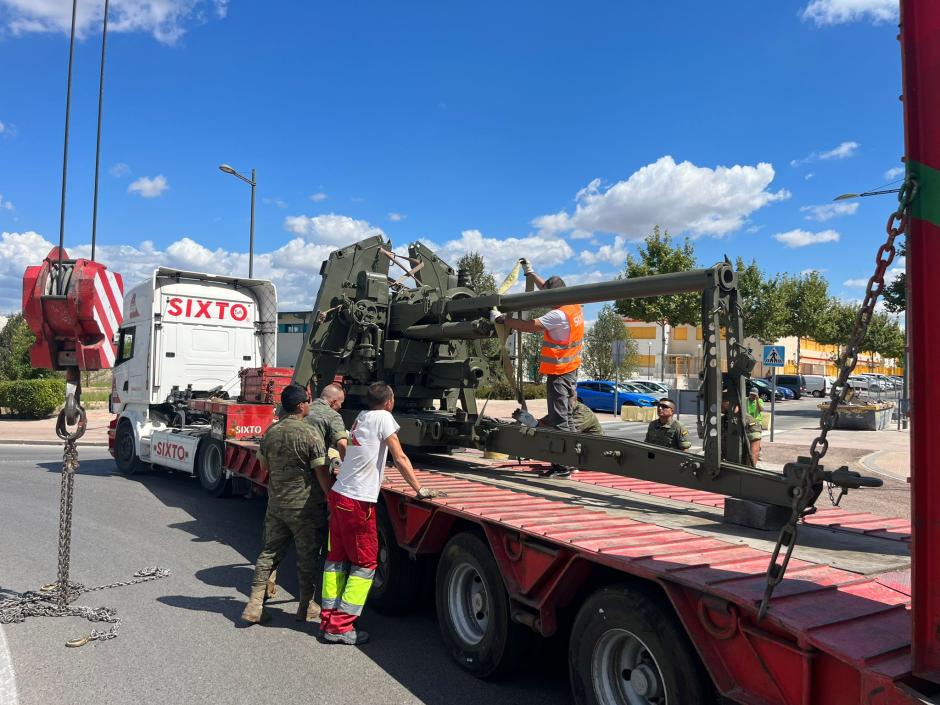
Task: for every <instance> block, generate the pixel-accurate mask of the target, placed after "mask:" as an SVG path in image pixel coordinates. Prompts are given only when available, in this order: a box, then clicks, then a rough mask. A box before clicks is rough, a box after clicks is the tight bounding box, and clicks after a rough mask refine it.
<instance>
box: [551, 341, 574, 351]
mask: <svg viewBox="0 0 940 705" xmlns="http://www.w3.org/2000/svg"><path fill="white" fill-rule="evenodd" d="M542 347H543V348H555V349H556V350H568V349H569V348H578V347H581V341H580V340H575V341H574V342H571V343H553V342H551V341H550V340H545V341H543V342H542Z"/></svg>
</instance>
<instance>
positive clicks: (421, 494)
mask: <svg viewBox="0 0 940 705" xmlns="http://www.w3.org/2000/svg"><path fill="white" fill-rule="evenodd" d="M446 496H447V493H446V492H443V491H441V490H432V489H428V488H427V487H422V488H421V489H420V490H418V499H431V498H432V497H446Z"/></svg>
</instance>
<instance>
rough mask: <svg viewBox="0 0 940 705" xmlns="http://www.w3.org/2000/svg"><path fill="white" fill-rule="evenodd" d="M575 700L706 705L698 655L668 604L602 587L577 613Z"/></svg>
mask: <svg viewBox="0 0 940 705" xmlns="http://www.w3.org/2000/svg"><path fill="white" fill-rule="evenodd" d="M568 670H569V673H570V676H571V690H572V694H573V695H574V700H575V702H576V703H578V705H705V704H706V703H709V702H712V701H711V700H710V697H711V694H712V687H711V684H710V683H709V682H708V680H707V678H706V676H705V674H704V671H703V668H702V666H701V665H700V663H699V661H698V658H697V657H696V656H695V653H694V652H693V651H692V647H691V645H690V644H689V642H688V639H687V638H686V636H685V634H684V632H682V631H681V628H680V627H679V625H678V624H677V622H676V619H675V617H674V616H673V614H672V613H671V610H670V609H669V607H668V606H666V605H663V604H662V603H661V602H660V600H658V599H656V598H655V597H653V596H651V595H650V594H647V593H644V592H642V591H639V590H636V589H634V588H632V587H629V586H626V585H613V586H609V587H605V588H602V589H600V590H598V591H597V592H595V593H594V594H593V595H591V596H590V597H589V598H588V599H587V601H586V602H585V603H584V605H583V606H582V607H581V609H580V611H579V612H578V616H577V617H576V618H575V622H574V626H573V627H572V630H571V639H570V641H569V644H568Z"/></svg>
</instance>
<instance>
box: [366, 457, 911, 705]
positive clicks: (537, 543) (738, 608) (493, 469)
mask: <svg viewBox="0 0 940 705" xmlns="http://www.w3.org/2000/svg"><path fill="white" fill-rule="evenodd" d="M415 466H416V471H417V472H418V475H419V477H420V480H421V482H422V483H423V484H424V485H426V486H428V487H433V488H435V489H441V490H444V491H446V492H447V496H446V497H442V498H438V499H434V500H431V501H428V502H421V501H416V500H415V499H414V495H413V492H412V491H411V490H410V489H409V488H408V486H407V485H406V484H405V483H404V481H403V480H402V479H401V477H400V475H399V474H398V473H397V472H396V471H395V470H394V469H391V468H390V469H389V472H388V479H387V481H386V482H387V484H386V486H385V490H386V491H387V492H388V495H387V496H386V502H389V503H391V504H393V503H394V502H395V501H397V502H398V504H399V506H398V512H397V513H398V515H399V517H400V518H401V522H400V525H399V526H398V528H397V529H396V534H397V535H398V537H399V541H400V542H401V543H402V544H403V545H405V546H406V547H408V548H409V549H411V550H414V551H415V552H416V553H421V552H424V551H428V552H429V551H431V550H434V546H435V545H436V544H435V540H434V539H433V538H432V536H433V534H434V533H435V516H436V515H438V514H445V515H449V520H450V521H453V520H454V519H460V520H465V521H471V522H474V523H477V524H480V525H483V526H484V529H485V530H486V531H487V535H488V537H489V539H490V543H491V544H494V542H495V540H496V537H497V536H501V537H502V539H501V540H502V541H503V543H504V544H505V545H504V548H506V553H507V555H510V557H511V558H512V559H513V560H515V561H516V562H517V563H519V565H517V566H516V567H515V568H512V567H510V569H509V578H508V579H507V587H508V588H509V589H510V592H511V593H512V592H513V591H515V592H516V595H515V597H516V598H517V599H519V600H520V601H522V602H524V603H527V604H530V605H531V606H532V607H533V608H536V609H539V610H541V612H542V616H543V618H545V619H546V620H547V621H548V622H549V623H553V621H552V620H551V614H548V613H547V612H548V611H550V610H552V609H553V608H554V607H555V606H558V605H553V604H552V600H553V599H554V600H556V601H557V599H558V595H557V594H555V595H554V596H553V594H552V592H553V589H552V586H553V585H557V584H559V583H561V582H563V581H564V579H565V574H566V573H567V572H568V571H571V570H574V569H575V566H578V565H581V571H582V572H583V571H584V567H583V566H584V564H589V565H596V566H605V567H607V568H609V569H613V570H617V571H620V572H622V573H624V574H625V575H626V576H629V575H633V576H637V577H639V578H644V579H647V580H651V581H655V582H656V583H658V584H660V585H661V586H662V587H663V589H664V590H665V592H666V593H667V595H668V596H669V598H670V600H671V601H672V603H673V605H674V606H675V607H676V610H677V612H678V614H679V617H680V619H681V620H682V622H683V623H684V625H685V627H686V629H687V632H688V634H689V635H690V637H691V638H692V640H693V642H694V643H695V645H696V647H697V648H698V651H699V653H700V655H701V657H702V659H703V661H704V662H705V664H706V666H707V667H708V669H709V671H710V672H711V674H712V677H713V679H714V681H715V683H716V684H717V685H718V687H719V689H720V690H722V692H724V693H725V694H726V695H729V696H730V697H733V698H735V699H739V700H740V702H753V703H759V702H764V703H807V702H825V703H827V704H829V703H834V704H837V703H859V702H866V703H868V702H872V703H894V702H898V703H900V702H917V701H916V700H908V697H907V696H906V695H905V694H904V693H903V688H904V685H903V683H901V682H900V679H905V678H907V677H908V675H909V670H910V645H911V618H910V601H911V600H910V597H911V590H910V584H911V583H910V555H909V554H910V552H909V543H908V541H909V537H910V525H909V524H908V523H907V522H905V521H903V520H897V519H887V518H883V517H877V516H875V515H871V514H863V515H860V514H857V513H849V512H846V511H843V510H840V509H837V508H836V509H832V510H821V511H820V512H819V513H818V514H817V515H815V516H814V517H812V518H811V520H810V521H809V522H808V523H806V524H804V525H802V526H801V527H800V532H799V542H798V545H797V547H796V548H795V550H794V555H793V559H792V560H791V562H790V565H789V569H788V571H787V575H786V577H785V579H784V580H783V582H781V583H780V585H779V586H778V587H777V588H776V591H775V592H774V596H773V599H772V601H771V603H770V607H769V610H768V612H767V616H766V618H765V619H764V620H763V621H762V622H760V623H759V624H758V623H757V621H756V615H757V608H758V605H759V603H760V600H761V597H762V595H763V592H764V587H765V573H766V570H767V566H768V562H769V558H770V552H771V551H772V550H773V546H774V542H775V540H776V532H768V531H759V530H754V529H748V528H745V527H741V526H736V525H729V524H726V523H724V522H723V521H722V511H721V506H722V501H723V498H722V497H721V496H719V495H713V494H709V493H705V492H696V491H691V490H684V489H681V488H676V487H671V486H668V485H659V484H657V483H650V482H642V481H638V480H631V479H627V478H622V477H616V476H612V475H606V474H603V473H594V472H587V471H582V472H580V473H577V474H576V475H574V476H573V478H572V479H546V478H541V477H538V476H537V475H536V474H535V473H534V470H537V469H541V468H542V467H543V466H542V465H541V464H537V463H535V464H533V463H514V462H512V463H507V462H505V461H500V462H493V461H487V460H484V459H483V458H482V456H481V454H479V453H476V452H474V451H466V452H461V453H458V454H455V455H454V456H451V457H439V458H432V457H425V458H421V459H419V460H417V462H415ZM391 504H390V506H391ZM429 505H433V506H429ZM443 522H444V520H443V519H441V520H439V521H438V522H437V523H438V524H441V523H443ZM526 546H528V547H531V548H534V549H538V550H537V551H536V553H542V554H545V553H546V552H547V553H548V554H552V553H553V552H554V557H553V558H552V559H551V560H548V559H544V560H542V561H541V562H539V561H538V560H536V561H530V562H529V564H528V565H525V564H526V561H525V560H524V559H521V556H522V555H523V552H524V548H525V547H526ZM498 553H499V551H498V550H497V547H496V546H494V554H498ZM513 554H515V556H513ZM532 571H535V572H536V573H538V572H539V571H541V573H539V574H538V575H535V574H532ZM555 592H556V593H557V592H558V591H557V590H556V591H555ZM879 698H880V699H879Z"/></svg>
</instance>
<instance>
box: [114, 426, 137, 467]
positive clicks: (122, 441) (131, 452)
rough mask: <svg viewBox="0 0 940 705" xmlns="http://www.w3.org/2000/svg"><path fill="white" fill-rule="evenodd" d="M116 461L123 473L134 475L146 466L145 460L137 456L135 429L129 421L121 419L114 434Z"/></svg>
mask: <svg viewBox="0 0 940 705" xmlns="http://www.w3.org/2000/svg"><path fill="white" fill-rule="evenodd" d="M114 462H115V464H116V465H117V468H118V472H120V473H121V474H122V475H133V474H134V473H137V472H140V471H141V470H142V469H143V467H144V464H143V462H141V460H140V458H139V457H138V456H137V441H136V440H135V438H134V429H133V428H131V425H130V423H129V422H128V421H121V423H119V424H118V427H117V432H116V433H115V434H114Z"/></svg>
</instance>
